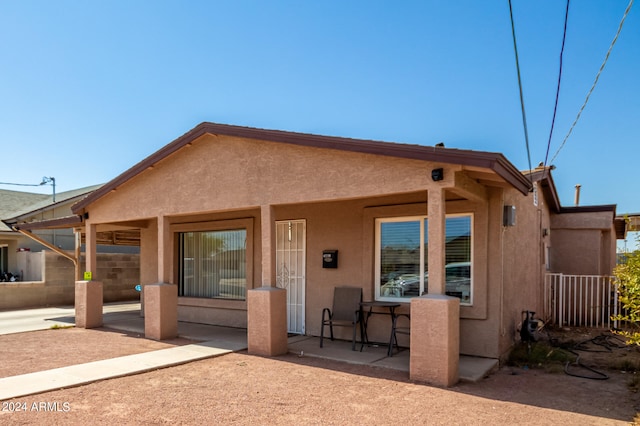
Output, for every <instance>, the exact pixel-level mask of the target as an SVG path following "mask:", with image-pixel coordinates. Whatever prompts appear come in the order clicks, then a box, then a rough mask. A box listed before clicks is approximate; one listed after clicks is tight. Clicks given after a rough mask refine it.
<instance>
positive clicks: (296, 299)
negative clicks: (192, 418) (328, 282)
mask: <svg viewBox="0 0 640 426" xmlns="http://www.w3.org/2000/svg"><path fill="white" fill-rule="evenodd" d="M306 229H307V224H306V221H305V220H284V221H278V222H276V274H277V276H276V286H277V287H280V288H284V289H286V290H287V329H288V332H289V333H296V334H304V331H305V329H304V327H305V325H304V290H305V258H306Z"/></svg>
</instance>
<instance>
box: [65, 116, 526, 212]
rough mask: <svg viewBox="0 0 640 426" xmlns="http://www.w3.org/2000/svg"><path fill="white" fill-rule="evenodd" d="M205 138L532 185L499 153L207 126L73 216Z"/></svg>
mask: <svg viewBox="0 0 640 426" xmlns="http://www.w3.org/2000/svg"><path fill="white" fill-rule="evenodd" d="M205 134H212V135H222V136H230V137H238V138H246V139H255V140H262V141H268V142H278V143H287V144H293V145H299V146H307V147H315V148H324V149H335V150H341V151H350V152H357V153H366V154H374V155H385V156H392V157H399V158H408V159H414V160H424V161H432V162H438V163H446V164H460V165H466V166H474V167H480V168H486V169H489V170H492V171H494V172H495V173H496V174H497V175H498V176H500V177H501V178H502V179H504V180H505V181H506V182H507V183H509V184H510V185H511V186H513V187H514V188H516V189H517V190H519V191H520V192H522V193H523V194H527V193H528V192H529V189H530V186H531V184H530V182H529V181H528V180H527V179H526V178H525V177H524V175H523V174H522V173H520V171H519V170H518V169H517V168H516V167H515V166H514V165H513V164H511V163H510V162H509V161H508V160H507V159H506V158H505V157H504V156H503V155H502V154H499V153H491V152H483V151H471V150H461V149H451V148H443V147H433V146H424V145H410V144H400V143H394V142H380V141H372V140H363V139H352V138H343V137H335V136H321V135H313V134H307V133H296V132H286V131H282V130H268V129H258V128H253V127H242V126H233V125H228V124H217V123H208V122H205V123H201V124H199V125H198V126H196V127H194V128H193V129H192V130H190V131H189V132H187V133H185V134H184V135H182V136H180V137H179V138H177V139H175V140H174V141H173V142H171V143H169V144H168V145H166V146H164V147H163V148H161V149H160V150H158V151H156V152H155V153H154V154H152V155H150V156H149V157H147V158H145V159H144V160H142V161H141V162H139V163H138V164H136V165H135V166H133V167H131V168H130V169H129V170H127V171H125V172H124V173H122V174H121V175H119V176H118V177H116V178H115V179H113V180H111V181H110V182H108V183H106V184H105V185H104V186H103V187H101V188H100V189H98V190H96V191H94V192H93V193H91V194H90V195H89V196H87V197H86V198H84V199H83V200H81V201H79V202H78V203H76V204H75V205H74V206H73V207H72V210H73V212H74V213H76V214H79V213H81V212H82V209H83V208H85V207H86V206H88V205H89V204H91V203H93V202H94V201H96V200H98V199H99V198H101V197H102V196H104V195H106V194H108V193H109V192H110V191H112V190H114V189H115V188H117V187H118V186H120V185H122V184H124V183H125V182H127V181H129V180H130V179H132V178H133V177H135V176H137V175H138V174H139V173H141V172H143V171H144V170H146V169H147V168H149V167H151V166H153V165H154V164H156V163H157V162H159V161H161V160H163V159H165V158H167V157H168V156H170V155H171V154H173V153H175V152H176V151H178V150H180V149H181V148H183V147H184V146H186V145H189V144H190V143H191V142H193V141H194V140H196V139H197V138H199V137H201V136H203V135H205Z"/></svg>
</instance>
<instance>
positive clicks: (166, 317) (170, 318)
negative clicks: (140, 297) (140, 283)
mask: <svg viewBox="0 0 640 426" xmlns="http://www.w3.org/2000/svg"><path fill="white" fill-rule="evenodd" d="M144 313H145V314H144V336H145V337H146V338H148V339H153V340H166V339H173V338H175V337H177V336H178V286H176V285H173V284H166V283H158V284H149V285H146V286H144Z"/></svg>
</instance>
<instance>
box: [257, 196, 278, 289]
mask: <svg viewBox="0 0 640 426" xmlns="http://www.w3.org/2000/svg"><path fill="white" fill-rule="evenodd" d="M260 229H261V230H262V233H261V237H262V238H261V242H262V245H261V247H262V287H275V269H276V268H275V264H276V259H275V249H274V247H275V235H276V221H275V219H274V214H273V206H262V207H261V208H260Z"/></svg>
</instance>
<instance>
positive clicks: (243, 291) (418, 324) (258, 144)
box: [73, 123, 529, 386]
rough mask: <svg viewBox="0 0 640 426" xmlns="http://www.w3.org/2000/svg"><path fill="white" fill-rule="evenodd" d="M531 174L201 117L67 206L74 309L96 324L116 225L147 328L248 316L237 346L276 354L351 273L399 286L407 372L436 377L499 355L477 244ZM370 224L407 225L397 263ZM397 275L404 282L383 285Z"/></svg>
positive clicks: (490, 247) (500, 163)
mask: <svg viewBox="0 0 640 426" xmlns="http://www.w3.org/2000/svg"><path fill="white" fill-rule="evenodd" d="M209 159H211V160H209ZM214 159H215V160H214ZM232 165H233V166H232ZM318 165H322V167H321V169H322V170H323V172H321V173H318V172H317V170H318ZM194 182H197V185H194ZM528 185H529V183H528V182H527V180H526V179H525V178H524V177H523V176H522V174H521V173H520V172H518V171H517V170H516V169H515V168H514V167H513V166H512V165H511V164H510V163H508V162H507V161H506V160H505V159H504V157H502V156H501V155H500V154H492V153H480V152H471V151H461V150H449V149H441V148H435V147H425V146H410V145H400V144H392V143H384V142H373V141H357V140H350V139H343V138H334V137H324V136H316V135H304V134H295V133H289V132H279V131H264V130H260V129H251V128H239V127H235V126H225V125H217V124H212V123H203V124H202V125H200V126H198V127H196V128H195V129H193V130H192V131H191V132H189V133H187V134H185V135H184V136H183V137H181V138H179V139H177V140H175V141H174V142H172V143H171V144H169V145H167V146H166V147H165V148H163V149H161V150H160V151H158V152H157V153H156V154H154V155H152V156H150V157H149V158H147V159H145V160H144V161H142V162H141V163H139V164H137V165H136V166H134V167H133V168H131V169H130V170H128V171H127V172H125V173H123V174H122V175H121V176H119V177H117V178H115V179H114V180H113V181H111V182H109V183H107V184H106V185H104V186H103V187H101V188H100V189H99V190H97V191H95V192H94V193H92V194H91V195H89V196H88V197H86V198H85V199H83V200H82V201H80V202H79V203H77V204H76V205H74V207H73V212H74V213H75V214H76V215H78V217H81V218H82V219H83V226H84V228H83V229H84V232H83V233H84V234H85V241H86V269H85V271H84V272H86V275H85V280H82V281H78V283H77V293H76V308H77V313H78V316H79V318H80V319H81V320H82V318H83V316H84V317H86V318H85V320H86V321H84V323H83V324H84V326H87V327H95V326H99V325H101V324H102V319H101V317H100V308H101V297H100V294H101V287H100V286H101V283H100V277H99V276H97V274H96V259H95V252H96V245H97V238H98V236H99V234H100V233H101V232H103V231H105V230H109V229H112V228H128V229H131V230H137V231H138V232H139V234H140V247H141V274H140V275H141V279H140V281H141V284H142V285H143V296H144V304H143V309H144V322H145V335H147V336H148V337H150V338H153V339H166V338H171V337H173V336H175V335H176V333H177V324H178V322H180V321H181V320H189V321H191V322H205V323H210V324H217V325H225V326H229V325H231V326H237V327H239V328H243V327H244V328H246V329H247V339H248V350H249V352H250V353H255V354H259V355H268V356H276V355H279V354H282V353H286V352H287V351H288V333H294V334H301V335H304V336H311V337H313V336H317V335H319V334H320V327H321V324H320V317H321V313H322V310H323V308H325V307H328V306H330V305H331V302H332V297H333V289H334V288H335V287H337V286H341V285H350V286H355V287H360V288H361V289H362V293H363V299H364V300H380V301H384V300H385V299H390V298H397V301H398V303H399V304H400V305H401V306H400V308H399V312H403V313H405V314H409V315H410V317H411V336H410V346H411V350H410V351H408V352H410V371H411V376H412V378H414V379H416V380H423V381H431V382H434V383H438V384H442V385H445V386H448V385H451V384H453V383H455V382H456V381H457V380H458V377H459V376H458V370H459V368H458V367H459V365H458V364H459V359H460V353H467V354H479V355H480V356H484V357H487V358H498V356H499V355H500V350H501V349H500V348H501V345H502V343H501V342H500V337H499V336H498V333H499V331H498V330H499V328H500V327H501V326H502V325H503V324H502V323H501V322H505V321H503V318H502V317H500V316H499V315H498V311H499V309H500V308H499V307H497V306H493V305H491V303H492V299H490V298H489V294H491V293H496V292H498V291H499V288H497V286H498V285H499V282H498V281H495V280H494V281H491V280H490V277H491V275H492V274H493V275H499V271H498V270H497V268H499V267H500V264H499V262H498V260H497V259H498V257H490V256H489V253H496V254H500V250H501V247H500V245H499V242H497V239H496V238H494V237H496V236H498V237H499V235H500V228H501V224H502V208H503V203H504V197H503V191H505V189H508V190H512V192H514V193H516V194H518V195H520V196H521V195H522V194H525V193H526V191H527V190H528ZM160 188H161V189H162V196H160V197H158V191H159V189H160ZM450 217H463V218H464V221H463V222H464V224H465V226H466V228H465V229H466V231H465V233H464V234H463V233H459V234H457V236H458V237H461V236H464V238H463V239H462V240H463V242H464V243H465V247H466V248H465V250H466V251H465V256H466V257H464V258H462V259H459V260H458V261H463V262H466V264H467V266H468V267H467V275H466V277H465V279H466V284H465V285H463V286H462V287H463V288H462V290H452V291H449V290H448V289H447V281H446V268H445V267H446V265H447V264H448V263H451V262H454V261H455V260H454V259H453V258H452V257H451V256H450V254H449V253H447V242H448V241H451V238H448V234H447V222H448V220H449V219H450ZM427 218H428V219H427ZM427 221H428V226H427ZM383 223H392V224H397V223H402V224H403V225H404V224H408V225H409V227H411V232H412V237H411V247H410V248H404V246H403V248H401V249H398V248H397V247H394V248H393V250H391V251H394V253H395V255H397V256H396V258H397V261H396V262H395V263H394V265H396V266H398V265H401V268H400V267H398V268H396V269H395V270H392V269H391V267H389V268H387V267H386V266H384V265H383V267H381V264H383V263H384V262H385V261H386V260H385V259H386V257H385V256H387V255H388V253H389V252H390V251H389V250H387V246H383V245H381V243H380V242H381V241H383V240H384V235H383V234H384V232H385V231H384V229H383V228H384V226H383V225H381V224H383ZM414 225H415V226H414ZM293 228H295V229H296V230H300V231H301V232H302V233H301V234H298V233H295V232H294V231H293ZM392 228H393V227H392ZM296 232H297V231H296ZM231 234H233V235H234V236H235V237H234V238H235V239H234V240H233V241H232V240H228V241H227V240H224V242H223V241H222V240H223V239H225V238H227V237H228V236H229V235H231ZM294 234H295V237H294ZM294 241H295V242H296V243H298V242H299V243H300V244H299V245H297V246H296V247H295V248H293V247H291V245H292V244H291V243H293V242H294ZM191 243H194V244H195V245H189V244H191ZM405 245H406V244H405ZM327 251H334V252H336V253H339V254H340V256H339V262H338V265H337V267H335V268H324V267H323V264H322V259H323V254H324V253H325V252H327ZM223 253H224V254H223ZM394 253H392V254H394ZM281 256H284V257H281ZM409 256H410V257H411V258H412V260H411V262H412V263H411V262H408V261H407V258H408V257H409ZM381 258H384V259H383V260H382V261H381V260H380V259H381ZM221 259H226V260H224V261H223V262H222V260H221ZM291 259H295V263H291V262H289V261H290V260H291ZM219 260H220V261H221V262H222V263H224V266H220V262H219ZM287 262H289V263H287ZM387 263H389V262H387ZM389 264H391V263H389ZM192 265H194V266H193V267H192ZM385 265H386V264H385ZM392 266H393V265H392ZM394 267H395V266H394ZM427 271H428V285H427V274H426V272H427ZM398 273H404V274H408V273H410V274H411V275H412V276H414V277H415V280H416V281H417V287H415V288H412V289H410V290H408V291H407V292H406V293H402V292H400V293H398V292H387V291H385V288H384V286H385V285H386V284H387V283H388V282H389V281H391V280H393V279H395V278H394V277H395V276H396V275H398ZM292 285H295V286H299V287H297V288H298V289H300V291H297V290H296V291H295V292H294V291H293V287H292ZM231 289H233V290H231ZM454 291H455V292H456V294H457V295H455V296H452V295H448V294H447V293H451V292H454ZM461 298H462V303H461ZM394 300H396V299H394ZM494 305H495V303H494ZM294 319H295V321H294ZM294 322H295V325H294V324H293V323H294ZM81 323H82V321H81ZM372 325H373V327H372V329H371V331H372V333H373V334H375V333H378V334H379V335H381V336H388V335H389V330H388V328H387V329H385V328H384V327H382V326H379V327H375V324H372ZM503 336H504V335H503ZM344 337H345V336H341V335H339V336H338V338H344ZM372 337H373V338H374V339H375V340H378V339H376V336H375V335H372ZM382 340H385V338H383V339H382ZM503 340H506V339H503ZM405 345H407V346H408V345H409V343H408V342H406V343H405ZM353 355H355V354H353ZM356 356H357V355H356Z"/></svg>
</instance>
